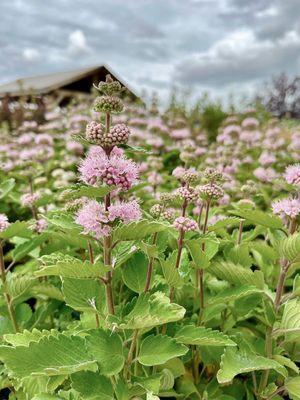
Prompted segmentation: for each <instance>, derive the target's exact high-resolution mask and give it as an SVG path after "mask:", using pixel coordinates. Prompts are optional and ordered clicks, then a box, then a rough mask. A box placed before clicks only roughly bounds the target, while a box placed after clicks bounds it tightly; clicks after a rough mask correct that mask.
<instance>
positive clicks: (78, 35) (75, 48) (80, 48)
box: [68, 29, 89, 55]
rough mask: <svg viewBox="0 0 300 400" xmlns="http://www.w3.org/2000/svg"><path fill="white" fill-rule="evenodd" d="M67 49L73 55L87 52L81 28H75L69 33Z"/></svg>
mask: <svg viewBox="0 0 300 400" xmlns="http://www.w3.org/2000/svg"><path fill="white" fill-rule="evenodd" d="M68 50H69V52H70V53H71V54H75V55H76V54H83V53H88V52H89V47H88V45H87V42H86V38H85V35H84V33H83V32H82V30H80V29H77V30H76V31H73V32H72V33H70V35H69V47H68Z"/></svg>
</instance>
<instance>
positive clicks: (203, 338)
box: [175, 325, 236, 346]
mask: <svg viewBox="0 0 300 400" xmlns="http://www.w3.org/2000/svg"><path fill="white" fill-rule="evenodd" d="M175 339H176V340H177V342H179V343H183V344H190V345H198V346H236V343H235V342H233V341H232V340H231V339H229V337H228V336H227V335H225V334H224V333H222V332H220V331H215V330H212V329H210V328H203V327H197V326H194V325H186V326H184V327H183V328H181V329H180V330H179V331H178V332H177V333H176V334H175Z"/></svg>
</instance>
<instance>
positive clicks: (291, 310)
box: [274, 299, 300, 341]
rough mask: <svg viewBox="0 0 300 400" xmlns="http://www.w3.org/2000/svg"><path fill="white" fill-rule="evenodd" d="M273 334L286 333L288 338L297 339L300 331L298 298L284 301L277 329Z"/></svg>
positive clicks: (299, 302) (299, 303)
mask: <svg viewBox="0 0 300 400" xmlns="http://www.w3.org/2000/svg"><path fill="white" fill-rule="evenodd" d="M274 333H275V334H285V335H288V339H289V340H292V341H295V340H299V333H300V300H299V299H293V300H290V301H288V302H286V304H285V306H284V310H283V315H282V319H281V323H280V325H279V329H277V330H276V331H274Z"/></svg>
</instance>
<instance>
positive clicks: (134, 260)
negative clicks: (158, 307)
mask: <svg viewBox="0 0 300 400" xmlns="http://www.w3.org/2000/svg"><path fill="white" fill-rule="evenodd" d="M147 271H148V259H147V257H146V256H145V254H144V253H142V252H138V253H135V254H134V255H133V256H132V257H130V258H129V260H127V261H126V262H125V264H124V266H123V270H122V276H123V280H124V283H125V285H126V286H127V287H129V289H131V290H132V291H134V292H136V293H143V291H144V289H145V284H146V278H147Z"/></svg>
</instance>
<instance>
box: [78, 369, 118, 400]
mask: <svg viewBox="0 0 300 400" xmlns="http://www.w3.org/2000/svg"><path fill="white" fill-rule="evenodd" d="M71 381H72V387H73V388H74V389H75V390H76V391H77V392H79V393H80V394H81V396H82V398H83V399H85V400H113V399H114V390H113V387H112V384H111V382H110V380H109V379H108V378H106V377H105V376H102V375H100V374H99V373H98V372H91V371H84V372H77V373H76V374H73V375H72V376H71Z"/></svg>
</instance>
